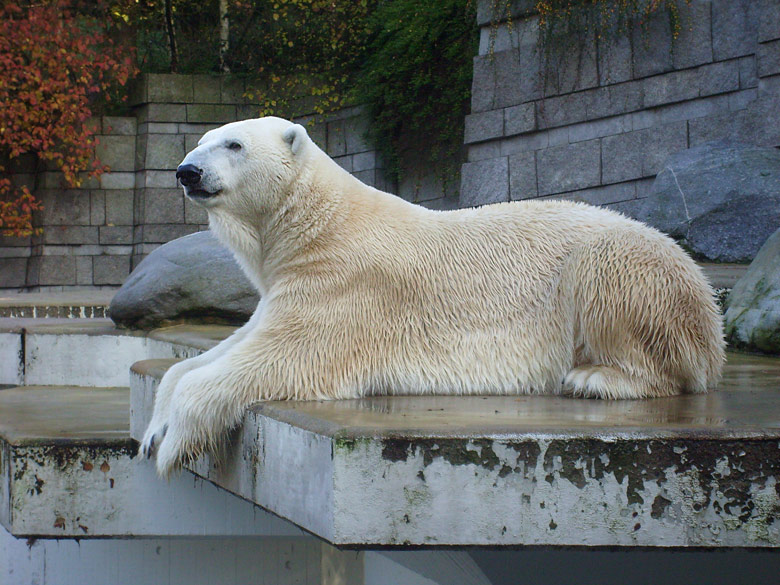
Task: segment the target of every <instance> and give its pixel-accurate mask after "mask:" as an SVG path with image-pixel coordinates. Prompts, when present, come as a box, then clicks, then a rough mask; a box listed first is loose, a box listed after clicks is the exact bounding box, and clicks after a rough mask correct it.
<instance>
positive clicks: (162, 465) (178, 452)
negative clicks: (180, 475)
mask: <svg viewBox="0 0 780 585" xmlns="http://www.w3.org/2000/svg"><path fill="white" fill-rule="evenodd" d="M184 455H185V451H184V449H182V447H181V443H179V442H177V441H176V440H174V438H173V437H172V436H171V435H168V436H166V437H165V439H164V440H163V441H162V443H161V444H160V446H159V447H158V449H157V475H159V476H160V477H161V478H163V479H168V478H170V477H171V475H173V474H174V473H177V472H179V471H181V467H182V462H183V459H184Z"/></svg>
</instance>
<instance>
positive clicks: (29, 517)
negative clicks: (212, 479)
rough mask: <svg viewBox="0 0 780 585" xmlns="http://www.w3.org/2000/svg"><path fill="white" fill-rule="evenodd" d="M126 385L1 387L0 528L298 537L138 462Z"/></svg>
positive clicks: (41, 533) (212, 490) (221, 495)
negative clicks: (164, 479)
mask: <svg viewBox="0 0 780 585" xmlns="http://www.w3.org/2000/svg"><path fill="white" fill-rule="evenodd" d="M136 451H137V443H136V442H135V441H133V440H132V439H131V438H130V434H129V390H128V388H79V387H74V386H27V387H20V388H8V389H4V390H0V454H1V456H0V524H2V525H3V527H5V529H6V530H7V531H8V532H9V533H11V534H13V535H14V536H17V537H28V538H30V537H34V538H49V537H51V538H65V537H76V538H90V537H109V536H110V537H122V536H125V537H128V536H144V537H149V536H170V535H175V536H212V537H213V536H230V537H233V536H247V535H251V536H283V537H301V536H303V533H302V532H301V531H300V530H298V529H297V528H295V527H294V526H292V525H291V524H290V523H288V522H285V521H283V520H281V519H279V518H276V517H274V516H272V515H270V514H267V513H265V512H263V511H262V510H259V509H258V508H256V507H254V506H252V505H251V504H249V503H247V502H244V501H242V500H239V499H238V498H235V497H233V496H231V495H230V494H228V493H226V492H224V491H222V490H219V489H217V488H216V487H214V486H213V485H211V484H208V483H205V482H202V481H196V482H195V483H193V481H192V478H191V477H186V476H185V477H179V478H174V479H173V480H172V481H171V482H170V483H166V482H162V481H160V480H159V479H158V478H157V477H156V476H155V474H154V473H153V470H152V469H151V467H150V466H149V465H147V464H143V465H142V464H139V462H138V459H137V457H136Z"/></svg>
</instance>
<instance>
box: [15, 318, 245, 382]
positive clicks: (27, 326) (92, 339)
mask: <svg viewBox="0 0 780 585" xmlns="http://www.w3.org/2000/svg"><path fill="white" fill-rule="evenodd" d="M234 330H235V328H233V327H226V326H209V327H205V326H200V325H177V326H173V327H166V328H162V329H157V330H152V331H130V330H125V329H117V328H116V327H115V326H114V324H113V322H112V321H111V320H110V319H77V318H74V319H65V318H47V319H32V318H0V365H2V371H1V372H0V384H15V385H22V384H26V385H62V384H71V385H75V386H84V387H89V386H97V387H100V386H128V384H129V382H128V376H129V373H128V372H129V370H130V366H131V365H132V364H133V363H134V362H136V361H138V360H144V359H148V358H152V357H161V358H174V357H175V358H186V357H192V356H194V355H197V354H199V353H201V352H202V351H204V350H206V349H209V348H211V347H213V346H214V345H216V344H217V343H219V341H221V340H222V339H224V338H225V337H227V336H228V335H230V334H231V333H232V332H233V331H234Z"/></svg>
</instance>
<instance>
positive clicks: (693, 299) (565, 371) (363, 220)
mask: <svg viewBox="0 0 780 585" xmlns="http://www.w3.org/2000/svg"><path fill="white" fill-rule="evenodd" d="M177 176H178V177H179V178H180V179H181V182H182V184H183V185H184V189H185V193H186V194H187V196H188V197H189V198H190V199H193V200H194V201H196V202H198V203H199V204H201V205H202V206H203V207H205V208H206V210H207V211H208V215H209V223H210V226H211V229H212V230H213V232H214V233H215V234H216V236H217V237H218V238H219V239H220V240H221V241H222V242H223V243H224V244H225V245H227V246H228V247H229V248H230V249H231V250H232V251H233V252H234V254H235V255H236V258H237V259H238V261H239V263H240V265H241V267H242V268H243V270H244V271H245V272H246V274H247V276H248V277H249V279H250V280H251V281H252V282H253V283H254V284H255V286H257V288H258V290H259V291H260V293H261V295H262V300H261V301H260V304H259V305H258V307H257V310H256V312H255V314H254V316H253V317H252V318H251V320H250V321H249V322H248V323H247V324H246V325H245V326H244V327H242V328H241V329H239V330H238V331H236V333H235V334H234V335H233V336H231V337H230V338H228V339H226V340H225V341H223V342H222V343H221V344H219V345H218V346H217V347H215V348H214V349H212V350H210V351H208V352H206V353H204V354H203V355H200V356H198V357H195V358H192V359H189V360H186V361H183V362H181V363H179V364H177V365H175V366H174V367H172V368H171V369H170V371H168V373H167V374H166V375H165V377H164V378H163V380H162V382H161V384H160V387H159V390H158V394H157V399H156V402H155V408H154V415H153V418H152V421H151V423H150V425H149V428H148V430H147V432H146V435H145V437H144V439H143V443H142V449H143V452H144V453H145V454H146V455H147V456H150V455H151V454H152V453H153V452H154V451H155V450H156V451H157V469H158V472H159V473H160V474H161V475H162V476H167V475H169V474H170V473H171V472H172V471H175V470H177V469H178V468H179V467H180V465H181V464H182V463H183V462H184V461H187V460H189V459H191V458H193V457H196V456H198V455H199V454H200V453H202V452H203V451H204V450H213V449H214V448H215V447H216V446H217V445H218V443H219V441H221V440H222V439H223V438H224V437H225V435H226V433H227V432H228V431H229V430H230V429H231V428H233V427H235V426H236V425H238V424H239V423H240V421H241V418H242V416H243V413H244V410H245V408H246V407H247V406H248V405H249V404H250V403H252V402H255V401H258V400H280V399H281V400H285V399H294V400H315V399H334V398H338V399H340V398H358V397H361V396H366V395H371V394H396V393H397V394H458V395H460V394H528V393H538V394H542V393H552V394H562V393H568V394H573V395H575V396H586V397H600V398H642V397H652V396H668V395H672V394H677V393H681V392H705V391H706V390H707V389H708V388H710V387H712V386H713V385H714V384H716V382H717V380H718V379H719V376H720V372H721V368H722V364H723V361H724V343H723V334H722V323H721V318H720V314H719V311H718V309H717V307H716V305H715V303H714V302H713V296H712V290H711V289H710V287H709V285H708V284H707V282H706V280H705V279H704V277H703V276H702V274H701V272H700V270H699V269H698V267H697V266H696V265H695V264H694V263H693V261H692V260H691V259H690V258H689V257H688V256H687V255H686V254H685V253H684V252H683V251H682V250H681V249H680V248H679V247H678V246H677V245H676V244H674V243H673V242H672V240H670V239H669V238H667V237H666V236H664V235H662V234H661V233H659V232H657V231H655V230H653V229H651V228H649V227H647V226H645V225H643V224H640V223H638V222H636V221H633V220H631V219H628V218H626V217H623V216H622V215H619V214H617V213H614V212H611V211H607V210H604V209H599V208H596V207H591V206H588V205H583V204H577V203H569V202H554V201H526V202H516V203H501V204H498V205H490V206H485V207H481V208H477V209H462V210H457V211H448V212H439V211H431V210H428V209H424V208H422V207H418V206H415V205H412V204H410V203H407V202H406V201H403V200H402V199H399V198H398V197H395V196H393V195H390V194H387V193H383V192H381V191H378V190H376V189H374V188H371V187H368V186H367V185H364V184H363V183H361V182H360V181H358V180H357V179H355V178H354V177H352V176H351V175H350V174H348V173H347V172H346V171H344V170H343V169H342V168H341V167H339V166H338V165H337V164H336V163H335V162H334V161H332V160H331V159H330V158H329V157H328V156H327V155H326V154H325V153H324V152H322V151H321V150H320V149H319V148H318V147H317V146H316V145H315V144H314V143H313V142H312V140H311V139H310V138H309V136H308V135H307V133H306V130H305V129H304V128H303V127H302V126H300V125H297V124H292V123H291V122H288V121H285V120H281V119H279V118H262V119H258V120H247V121H244V122H236V123H233V124H227V125H226V126H223V127H221V128H218V129H216V130H212V131H210V132H208V133H207V134H206V135H204V136H203V138H202V139H201V140H200V142H199V143H198V147H197V148H196V149H194V150H193V151H192V152H190V153H189V154H188V155H187V157H186V158H185V159H184V161H183V162H182V165H181V166H180V167H179V169H178V173H177ZM214 286H219V283H218V282H215V283H214Z"/></svg>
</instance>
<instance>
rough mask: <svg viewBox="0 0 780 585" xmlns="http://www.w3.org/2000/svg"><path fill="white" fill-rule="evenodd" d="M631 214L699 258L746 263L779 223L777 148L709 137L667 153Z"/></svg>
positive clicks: (779, 153)
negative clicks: (634, 211) (649, 188)
mask: <svg viewBox="0 0 780 585" xmlns="http://www.w3.org/2000/svg"><path fill="white" fill-rule="evenodd" d="M637 218H638V219H641V220H643V221H645V222H647V223H649V224H650V225H652V226H654V227H656V228H658V229H660V230H661V231H663V232H666V233H667V234H669V235H671V236H672V237H673V238H675V239H677V240H678V241H679V242H680V243H681V244H682V245H683V246H684V247H686V248H687V249H688V250H690V251H691V253H692V254H693V255H694V256H696V257H697V258H699V259H703V260H710V261H714V262H749V261H751V260H752V259H753V258H754V257H755V255H756V254H757V253H758V250H759V248H761V246H762V245H763V243H764V242H765V241H766V240H767V238H768V237H769V236H770V235H772V233H773V232H774V231H775V230H776V229H777V226H778V225H780V151H778V150H777V149H774V148H760V147H756V146H750V145H746V144H735V143H727V142H714V143H712V142H710V143H705V144H702V145H699V146H696V147H694V148H691V149H688V150H684V151H681V152H678V153H676V154H673V155H672V156H671V157H669V159H667V161H666V163H665V164H664V166H663V170H662V171H661V172H660V173H659V174H658V176H657V177H656V179H655V182H654V183H653V187H652V189H651V193H650V196H649V197H647V199H645V200H644V204H643V205H642V207H640V208H639V209H638V211H637Z"/></svg>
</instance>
